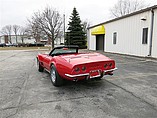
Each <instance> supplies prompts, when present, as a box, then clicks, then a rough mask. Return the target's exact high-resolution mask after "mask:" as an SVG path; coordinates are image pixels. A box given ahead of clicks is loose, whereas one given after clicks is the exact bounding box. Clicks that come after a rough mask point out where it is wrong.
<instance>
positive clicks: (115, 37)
mask: <svg viewBox="0 0 157 118" xmlns="http://www.w3.org/2000/svg"><path fill="white" fill-rule="evenodd" d="M116 43H117V32H114V33H113V44H116Z"/></svg>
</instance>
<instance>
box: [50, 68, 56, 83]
mask: <svg viewBox="0 0 157 118" xmlns="http://www.w3.org/2000/svg"><path fill="white" fill-rule="evenodd" d="M51 80H52V82H54V83H55V81H56V72H55V70H54V69H52V70H51Z"/></svg>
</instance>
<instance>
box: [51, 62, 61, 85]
mask: <svg viewBox="0 0 157 118" xmlns="http://www.w3.org/2000/svg"><path fill="white" fill-rule="evenodd" d="M50 78H51V82H52V84H53V85H54V86H61V85H63V79H62V78H61V77H60V76H59V74H58V72H57V70H56V68H55V66H54V65H52V66H51V71H50Z"/></svg>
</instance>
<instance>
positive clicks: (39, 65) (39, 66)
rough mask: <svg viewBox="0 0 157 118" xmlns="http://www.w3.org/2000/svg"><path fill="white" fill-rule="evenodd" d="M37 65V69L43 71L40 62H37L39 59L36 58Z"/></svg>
mask: <svg viewBox="0 0 157 118" xmlns="http://www.w3.org/2000/svg"><path fill="white" fill-rule="evenodd" d="M37 66H38V71H39V72H43V71H44V68H43V67H42V65H41V63H40V62H39V60H38V59H37Z"/></svg>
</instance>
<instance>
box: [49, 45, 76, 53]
mask: <svg viewBox="0 0 157 118" xmlns="http://www.w3.org/2000/svg"><path fill="white" fill-rule="evenodd" d="M62 48H70V49H76V53H78V48H79V47H78V46H77V45H64V46H58V47H54V48H53V49H52V51H51V52H50V53H49V55H51V54H52V52H53V51H54V50H56V49H62ZM60 54H61V53H60ZM60 54H59V55H60Z"/></svg>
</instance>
